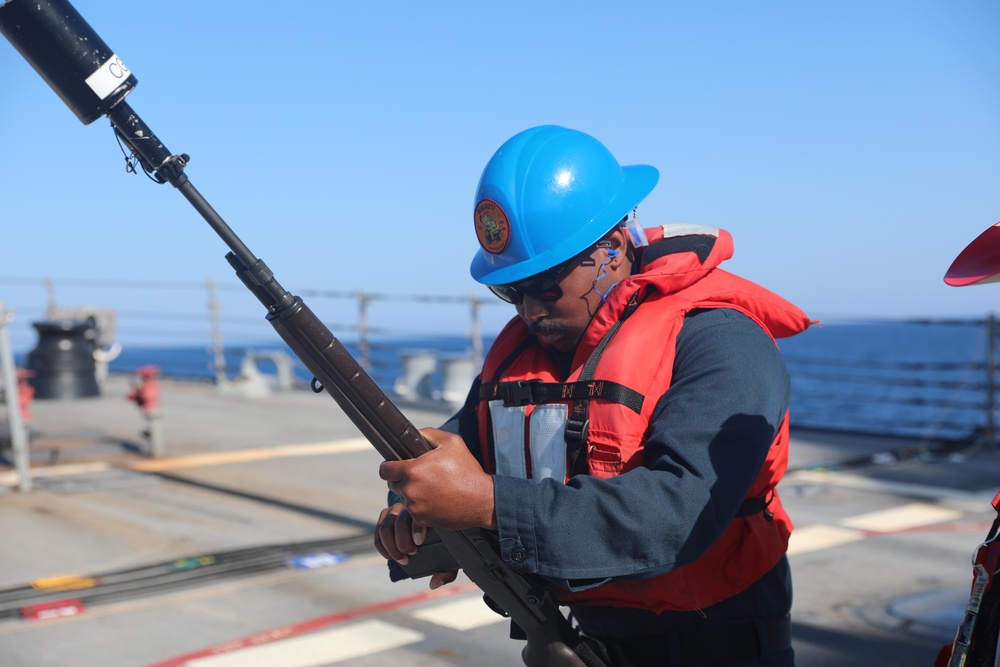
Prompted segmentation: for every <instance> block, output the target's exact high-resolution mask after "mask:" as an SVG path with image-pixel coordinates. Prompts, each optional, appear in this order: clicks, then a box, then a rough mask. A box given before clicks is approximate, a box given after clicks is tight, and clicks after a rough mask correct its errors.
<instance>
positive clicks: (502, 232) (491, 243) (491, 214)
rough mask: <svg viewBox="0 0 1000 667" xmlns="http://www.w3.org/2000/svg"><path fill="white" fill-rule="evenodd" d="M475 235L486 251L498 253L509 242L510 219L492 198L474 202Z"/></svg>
mask: <svg viewBox="0 0 1000 667" xmlns="http://www.w3.org/2000/svg"><path fill="white" fill-rule="evenodd" d="M474 218H475V223H476V236H478V237H479V245H481V246H483V249H484V250H485V251H486V252H489V253H492V254H494V255H499V254H500V253H502V252H503V251H504V248H506V247H507V244H508V243H509V242H510V221H509V220H508V219H507V214H506V213H505V212H504V210H503V209H502V208H501V207H500V204H498V203H496V202H495V201H493V200H492V199H483V200H481V201H480V202H479V203H478V204H476V213H475V216H474Z"/></svg>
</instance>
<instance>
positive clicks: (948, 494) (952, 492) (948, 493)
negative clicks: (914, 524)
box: [783, 470, 996, 512]
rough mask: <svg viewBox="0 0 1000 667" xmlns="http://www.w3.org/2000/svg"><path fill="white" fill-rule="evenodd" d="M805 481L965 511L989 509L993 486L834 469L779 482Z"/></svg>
mask: <svg viewBox="0 0 1000 667" xmlns="http://www.w3.org/2000/svg"><path fill="white" fill-rule="evenodd" d="M793 483H807V484H827V485H830V486H839V487H842V488H847V489H857V490H859V491H871V492H873V493H884V494H892V495H901V496H909V497H911V498H923V499H925V500H943V501H947V502H948V504H949V505H952V506H955V507H959V508H961V509H963V510H966V511H969V512H975V511H983V512H985V511H990V510H991V509H992V508H991V506H990V501H992V500H993V496H994V495H996V489H995V488H994V489H987V490H984V491H962V490H960V489H952V488H949V487H944V486H932V485H930V484H914V483H912V482H894V481H890V480H884V479H872V478H870V477H864V476H862V475H852V474H850V473H844V472H837V471H826V472H823V471H819V470H797V471H795V472H793V473H789V474H788V475H786V476H785V479H784V481H783V484H793Z"/></svg>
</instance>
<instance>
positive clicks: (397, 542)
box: [375, 428, 496, 590]
mask: <svg viewBox="0 0 1000 667" xmlns="http://www.w3.org/2000/svg"><path fill="white" fill-rule="evenodd" d="M420 432H421V434H422V435H423V436H424V438H426V439H427V442H428V443H429V444H430V445H431V446H432V447H433V448H434V449H432V450H431V451H429V452H427V453H426V454H423V455H421V456H419V457H417V458H415V459H409V460H406V461H386V462H384V463H382V465H381V466H380V467H379V477H381V478H382V479H384V480H386V481H387V482H388V483H389V489H390V490H391V491H393V492H394V493H396V494H397V495H398V496H399V497H400V498H402V499H403V502H402V503H396V504H394V505H392V507H387V508H385V509H384V510H382V513H381V514H380V515H379V518H378V526H377V527H376V529H375V548H376V549H377V550H378V552H379V553H380V554H382V557H383V558H386V559H391V560H394V561H397V562H399V563H400V564H402V565H406V564H407V563H408V562H409V557H410V556H412V555H413V554H415V553H417V547H419V546H420V545H421V544H423V541H424V539H425V538H426V536H427V527H428V526H432V527H435V528H444V529H449V530H462V529H464V528H475V527H481V528H488V529H490V530H496V517H495V516H494V514H493V478H492V477H490V476H489V475H488V474H486V473H485V472H483V469H482V468H481V467H480V465H479V462H478V461H476V459H475V458H473V456H472V454H470V453H469V450H468V448H467V447H466V445H465V441H463V440H462V439H461V438H460V437H458V436H457V435H453V434H451V433H446V432H445V431H439V430H437V429H431V428H427V429H422V430H421V431H420ZM457 576H458V572H456V571H449V572H438V573H436V574H434V575H432V576H431V580H430V587H431V589H432V590H433V589H435V588H439V587H441V586H443V585H445V584H449V583H451V582H453V581H455V578H456V577H457Z"/></svg>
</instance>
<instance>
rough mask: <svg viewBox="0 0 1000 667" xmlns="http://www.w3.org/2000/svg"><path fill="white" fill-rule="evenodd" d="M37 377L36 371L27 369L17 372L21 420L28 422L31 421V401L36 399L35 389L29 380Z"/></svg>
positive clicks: (20, 369)
mask: <svg viewBox="0 0 1000 667" xmlns="http://www.w3.org/2000/svg"><path fill="white" fill-rule="evenodd" d="M34 375H35V371H29V370H28V369H26V368H19V369H18V371H17V403H18V405H19V406H20V408H21V419H23V420H24V421H28V420H29V419H31V401H33V400H34V398H35V388H34V387H32V386H31V383H29V382H28V380H29V379H30V378H31V377H33V376H34Z"/></svg>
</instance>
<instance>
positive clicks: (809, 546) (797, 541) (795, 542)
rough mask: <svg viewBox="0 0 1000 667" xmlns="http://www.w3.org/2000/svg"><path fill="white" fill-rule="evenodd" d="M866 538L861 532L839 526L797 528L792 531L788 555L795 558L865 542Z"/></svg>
mask: <svg viewBox="0 0 1000 667" xmlns="http://www.w3.org/2000/svg"><path fill="white" fill-rule="evenodd" d="M864 537H865V536H864V534H863V533H862V532H861V531H859V530H853V529H851V528H840V527H838V526H823V525H816V526H806V527H805V528H797V529H795V530H794V531H792V536H791V537H790V538H789V539H788V555H789V556H794V555H796V554H803V553H807V552H809V551H819V550H820V549H829V548H831V547H839V546H841V545H844V544H850V543H851V542H857V541H859V540H863V539H864Z"/></svg>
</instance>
